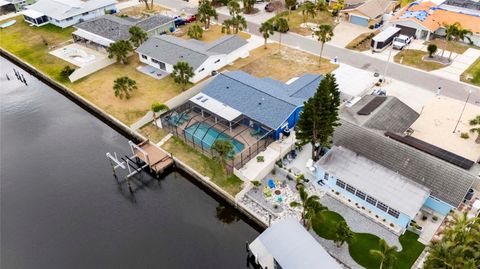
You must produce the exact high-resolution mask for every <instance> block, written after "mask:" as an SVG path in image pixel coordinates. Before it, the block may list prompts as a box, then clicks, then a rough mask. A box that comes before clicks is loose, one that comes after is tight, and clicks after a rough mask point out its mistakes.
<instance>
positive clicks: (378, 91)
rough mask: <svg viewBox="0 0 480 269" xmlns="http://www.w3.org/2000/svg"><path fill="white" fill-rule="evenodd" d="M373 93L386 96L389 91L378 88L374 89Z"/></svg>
mask: <svg viewBox="0 0 480 269" xmlns="http://www.w3.org/2000/svg"><path fill="white" fill-rule="evenodd" d="M372 95H378V96H385V95H387V91H386V90H384V89H380V88H378V89H375V90H373V92H372Z"/></svg>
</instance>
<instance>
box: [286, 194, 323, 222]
mask: <svg viewBox="0 0 480 269" xmlns="http://www.w3.org/2000/svg"><path fill="white" fill-rule="evenodd" d="M298 192H299V195H300V201H301V202H300V203H299V202H296V201H294V202H291V203H290V206H292V207H297V206H301V207H302V222H303V226H305V228H307V230H309V229H310V228H311V227H312V220H313V218H314V217H315V216H316V215H317V214H318V213H320V212H321V211H324V210H327V209H328V208H327V207H325V206H323V205H322V204H321V203H320V201H319V200H320V198H319V197H318V196H317V195H308V193H307V191H306V190H305V188H303V187H300V189H299V190H298Z"/></svg>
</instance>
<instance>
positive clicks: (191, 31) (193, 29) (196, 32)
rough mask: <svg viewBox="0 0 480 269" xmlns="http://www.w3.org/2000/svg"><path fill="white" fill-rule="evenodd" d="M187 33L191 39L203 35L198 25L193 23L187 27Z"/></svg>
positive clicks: (199, 37)
mask: <svg viewBox="0 0 480 269" xmlns="http://www.w3.org/2000/svg"><path fill="white" fill-rule="evenodd" d="M187 35H188V36H189V37H190V38H193V39H201V38H202V36H203V29H202V27H201V26H200V25H198V24H194V25H192V26H190V28H188V32H187Z"/></svg>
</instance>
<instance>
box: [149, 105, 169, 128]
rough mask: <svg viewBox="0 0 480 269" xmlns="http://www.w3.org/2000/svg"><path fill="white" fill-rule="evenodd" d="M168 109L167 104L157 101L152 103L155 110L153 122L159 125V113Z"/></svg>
mask: <svg viewBox="0 0 480 269" xmlns="http://www.w3.org/2000/svg"><path fill="white" fill-rule="evenodd" d="M164 110H168V106H167V105H165V104H161V103H159V102H155V103H153V104H152V112H153V123H154V124H155V126H157V128H158V125H157V113H158V112H160V111H164Z"/></svg>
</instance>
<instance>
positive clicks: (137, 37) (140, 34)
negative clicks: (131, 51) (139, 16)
mask: <svg viewBox="0 0 480 269" xmlns="http://www.w3.org/2000/svg"><path fill="white" fill-rule="evenodd" d="M128 32H129V33H130V42H132V44H133V46H134V47H135V48H138V47H139V46H140V45H141V44H142V43H143V42H145V40H147V38H148V34H147V32H145V31H144V30H143V29H142V28H140V27H138V26H132V27H130V29H128Z"/></svg>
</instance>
